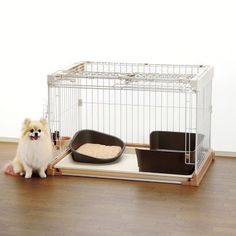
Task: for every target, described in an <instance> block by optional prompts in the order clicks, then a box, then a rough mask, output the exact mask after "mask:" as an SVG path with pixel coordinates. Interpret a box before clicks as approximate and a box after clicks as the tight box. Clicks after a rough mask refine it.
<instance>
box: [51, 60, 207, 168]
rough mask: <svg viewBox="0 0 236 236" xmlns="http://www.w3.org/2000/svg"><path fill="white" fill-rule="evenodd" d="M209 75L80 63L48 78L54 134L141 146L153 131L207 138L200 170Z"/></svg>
mask: <svg viewBox="0 0 236 236" xmlns="http://www.w3.org/2000/svg"><path fill="white" fill-rule="evenodd" d="M208 72H209V67H208V66H190V65H158V64H157V65H155V64H137V63H134V64H132V63H104V62H103V63H102V62H82V63H77V64H75V65H73V66H71V67H69V68H67V69H64V70H61V71H57V72H55V73H54V74H52V75H49V76H48V88H49V90H48V96H49V102H48V118H49V125H50V128H51V130H52V131H55V130H57V131H59V132H60V133H61V135H65V136H73V135H74V133H75V132H76V131H78V130H81V129H93V130H97V131H101V132H105V133H108V134H111V135H115V136H118V137H120V138H121V139H122V140H124V141H125V142H126V143H130V144H137V145H138V144H148V143H149V134H150V132H151V131H154V130H159V131H178V132H185V133H186V134H187V133H196V134H197V133H199V132H200V133H202V134H203V135H204V136H206V138H204V141H203V142H201V144H199V143H198V149H197V150H198V152H199V155H197V159H199V161H198V160H197V162H196V163H198V164H196V166H197V165H198V166H199V165H200V163H201V162H202V161H201V160H202V159H204V153H203V151H202V150H204V152H205V151H206V150H207V149H209V148H210V128H209V127H210V116H211V111H210V109H209V107H210V106H211V80H209V82H208V83H200V81H202V80H203V79H202V77H204V76H203V75H205V74H207V73H208ZM208 77H209V78H210V79H211V76H208ZM204 81H205V79H204ZM186 137H187V136H186ZM189 141H190V140H189ZM186 143H187V141H186ZM188 152H189V150H187V148H186V154H187V153H188ZM196 169H197V167H196Z"/></svg>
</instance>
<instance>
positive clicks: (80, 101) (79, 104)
mask: <svg viewBox="0 0 236 236" xmlns="http://www.w3.org/2000/svg"><path fill="white" fill-rule="evenodd" d="M82 105H83V101H82V99H79V100H78V106H79V107H82Z"/></svg>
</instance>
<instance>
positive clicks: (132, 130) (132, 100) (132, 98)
mask: <svg viewBox="0 0 236 236" xmlns="http://www.w3.org/2000/svg"><path fill="white" fill-rule="evenodd" d="M131 73H132V74H133V73H134V68H133V64H132V66H131ZM131 84H132V85H131V143H134V139H133V138H134V134H133V133H134V129H133V128H134V126H133V125H134V115H133V112H134V81H132V82H131Z"/></svg>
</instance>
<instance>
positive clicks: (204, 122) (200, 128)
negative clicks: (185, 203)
mask: <svg viewBox="0 0 236 236" xmlns="http://www.w3.org/2000/svg"><path fill="white" fill-rule="evenodd" d="M211 93H212V79H211V78H210V79H208V81H207V83H204V86H199V88H198V96H197V97H198V98H197V134H198V136H197V140H198V141H197V144H196V145H197V161H196V166H195V171H196V173H197V172H198V169H199V167H200V166H201V164H202V162H203V161H204V160H205V159H206V158H207V153H208V152H209V151H210V148H211V110H212V104H211ZM201 137H203V138H201Z"/></svg>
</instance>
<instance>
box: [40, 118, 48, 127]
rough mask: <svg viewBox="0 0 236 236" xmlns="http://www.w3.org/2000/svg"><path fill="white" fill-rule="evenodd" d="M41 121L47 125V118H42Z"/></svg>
mask: <svg viewBox="0 0 236 236" xmlns="http://www.w3.org/2000/svg"><path fill="white" fill-rule="evenodd" d="M39 121H40V122H41V123H42V125H44V126H45V125H47V120H46V119H45V118H41V119H40V120H39Z"/></svg>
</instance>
